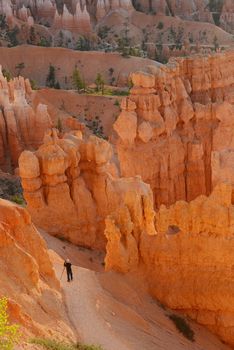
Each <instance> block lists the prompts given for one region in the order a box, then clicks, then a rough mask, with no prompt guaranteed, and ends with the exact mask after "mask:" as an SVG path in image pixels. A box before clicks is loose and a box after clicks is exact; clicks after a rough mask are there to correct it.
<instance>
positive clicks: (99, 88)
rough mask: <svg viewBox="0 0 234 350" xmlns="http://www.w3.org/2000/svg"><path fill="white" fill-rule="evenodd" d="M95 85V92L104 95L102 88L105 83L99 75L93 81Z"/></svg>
mask: <svg viewBox="0 0 234 350" xmlns="http://www.w3.org/2000/svg"><path fill="white" fill-rule="evenodd" d="M95 84H96V90H97V91H98V92H99V91H102V94H104V86H105V81H104V79H103V77H102V75H101V73H98V74H97V77H96V79H95Z"/></svg>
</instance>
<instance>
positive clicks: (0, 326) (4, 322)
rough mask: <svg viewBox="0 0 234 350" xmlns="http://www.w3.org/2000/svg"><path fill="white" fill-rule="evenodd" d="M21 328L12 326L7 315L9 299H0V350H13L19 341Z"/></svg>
mask: <svg viewBox="0 0 234 350" xmlns="http://www.w3.org/2000/svg"><path fill="white" fill-rule="evenodd" d="M19 338H20V333H19V326H18V325H16V324H13V325H10V323H9V321H8V315H7V299H6V298H1V299H0V349H1V350H13V349H14V345H15V344H16V343H17V342H18V341H19Z"/></svg>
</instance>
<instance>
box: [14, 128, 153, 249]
mask: <svg viewBox="0 0 234 350" xmlns="http://www.w3.org/2000/svg"><path fill="white" fill-rule="evenodd" d="M112 156H113V151H112V146H111V145H110V144H109V143H108V142H107V141H105V140H103V139H100V138H97V137H95V136H93V135H91V136H89V137H85V135H84V138H83V135H82V133H81V131H74V132H71V133H68V134H65V135H64V137H63V138H58V135H57V133H56V131H55V130H52V131H50V132H49V133H48V134H46V136H45V138H44V144H43V145H42V146H41V147H40V148H39V149H38V150H37V151H36V152H34V153H33V152H30V151H24V152H23V153H22V154H21V156H20V159H19V168H20V176H21V178H22V186H23V188H24V197H25V199H26V201H27V204H28V210H29V212H30V213H31V215H32V218H33V221H34V222H35V223H36V224H37V225H38V226H39V227H42V228H44V229H46V230H47V231H48V232H50V233H51V234H54V235H60V236H63V237H64V238H67V239H69V240H70V241H71V242H73V243H75V244H80V245H84V246H87V247H91V248H94V247H96V248H99V249H104V248H105V244H106V239H105V236H104V229H105V219H106V217H107V216H108V215H109V214H110V213H112V212H114V211H115V209H116V208H119V207H120V206H121V205H122V204H124V203H125V201H127V202H126V203H128V199H130V198H132V202H133V205H135V206H139V207H141V205H142V203H141V200H142V196H145V197H146V200H147V198H150V200H149V204H148V206H149V208H151V211H152V212H153V197H152V191H151V189H150V187H149V186H148V185H146V184H144V183H143V182H142V181H141V179H140V178H138V177H136V178H131V179H122V178H119V176H118V171H117V168H116V166H115V163H114V162H113V161H112ZM138 189H141V191H138ZM138 192H139V193H138ZM134 203H135V204H134ZM126 205H127V204H126ZM139 210H140V209H139ZM142 210H143V209H141V211H142ZM150 219H151V220H152V222H153V215H152V216H151V218H150ZM135 220H136V221H137V220H138V221H139V220H140V219H137V217H136V218H135ZM142 220H143V221H144V218H143V219H142ZM138 221H137V222H138ZM134 223H135V221H134ZM142 225H144V224H142ZM147 225H148V224H147Z"/></svg>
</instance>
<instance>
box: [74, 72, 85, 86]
mask: <svg viewBox="0 0 234 350" xmlns="http://www.w3.org/2000/svg"><path fill="white" fill-rule="evenodd" d="M72 84H73V86H74V88H75V89H76V90H77V91H81V90H84V89H85V82H84V79H83V78H82V77H81V74H80V71H79V70H78V69H77V68H75V69H74V71H73V74H72Z"/></svg>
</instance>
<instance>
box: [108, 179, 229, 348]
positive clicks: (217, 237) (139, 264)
mask: <svg viewBox="0 0 234 350" xmlns="http://www.w3.org/2000/svg"><path fill="white" fill-rule="evenodd" d="M232 198H233V188H232V186H231V185H228V184H219V185H218V186H217V187H216V188H215V189H214V191H213V192H212V194H211V195H210V197H205V196H199V197H197V198H196V199H195V200H193V201H191V202H190V203H188V202H185V201H178V202H177V203H176V204H175V205H173V206H171V207H169V208H166V207H165V206H164V205H162V206H161V207H160V210H159V211H158V212H157V213H156V217H155V223H156V230H157V232H158V234H157V235H156V236H149V235H148V234H146V233H145V232H144V231H143V230H142V231H141V234H140V236H139V237H138V239H137V247H138V249H137V250H136V251H134V255H133V254H132V249H131V246H129V247H128V249H127V252H125V251H124V252H123V253H122V251H121V249H122V242H126V241H128V238H130V237H129V236H128V234H129V233H128V232H127V230H126V229H124V228H123V226H121V221H120V220H118V219H117V220H115V221H114V222H113V221H112V218H113V216H115V215H117V212H115V213H113V214H112V215H111V216H109V217H107V219H106V231H105V234H106V237H107V239H108V243H107V256H106V259H105V263H106V269H107V270H110V269H115V270H116V271H119V272H123V273H126V272H128V271H134V270H136V269H138V270H140V271H141V272H142V274H143V275H144V277H145V280H146V281H147V282H145V283H147V284H148V287H149V291H150V293H151V294H152V295H153V296H155V297H156V298H157V299H158V300H160V302H162V303H163V304H166V305H167V306H169V307H170V308H172V309H177V310H180V311H182V312H183V313H185V314H187V315H189V316H190V317H191V318H193V319H194V320H196V321H197V322H198V323H200V324H203V325H205V326H206V327H208V328H209V329H210V330H212V331H213V332H214V333H216V334H218V335H219V336H220V337H221V339H222V340H224V341H225V342H228V343H229V344H231V345H234V327H233V319H234V298H233V288H234V281H233V266H234V257H233V249H234V240H233V227H234V226H233V225H234V221H233V218H234V205H233V203H232ZM125 220H126V222H127V223H129V224H131V220H130V219H129V218H128V217H127V216H126V215H125ZM110 222H112V225H110ZM126 226H127V225H126ZM126 235H127V237H126ZM125 247H126V245H125ZM128 254H131V256H132V257H134V261H131V262H128V261H126V259H125V257H126V256H128Z"/></svg>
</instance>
